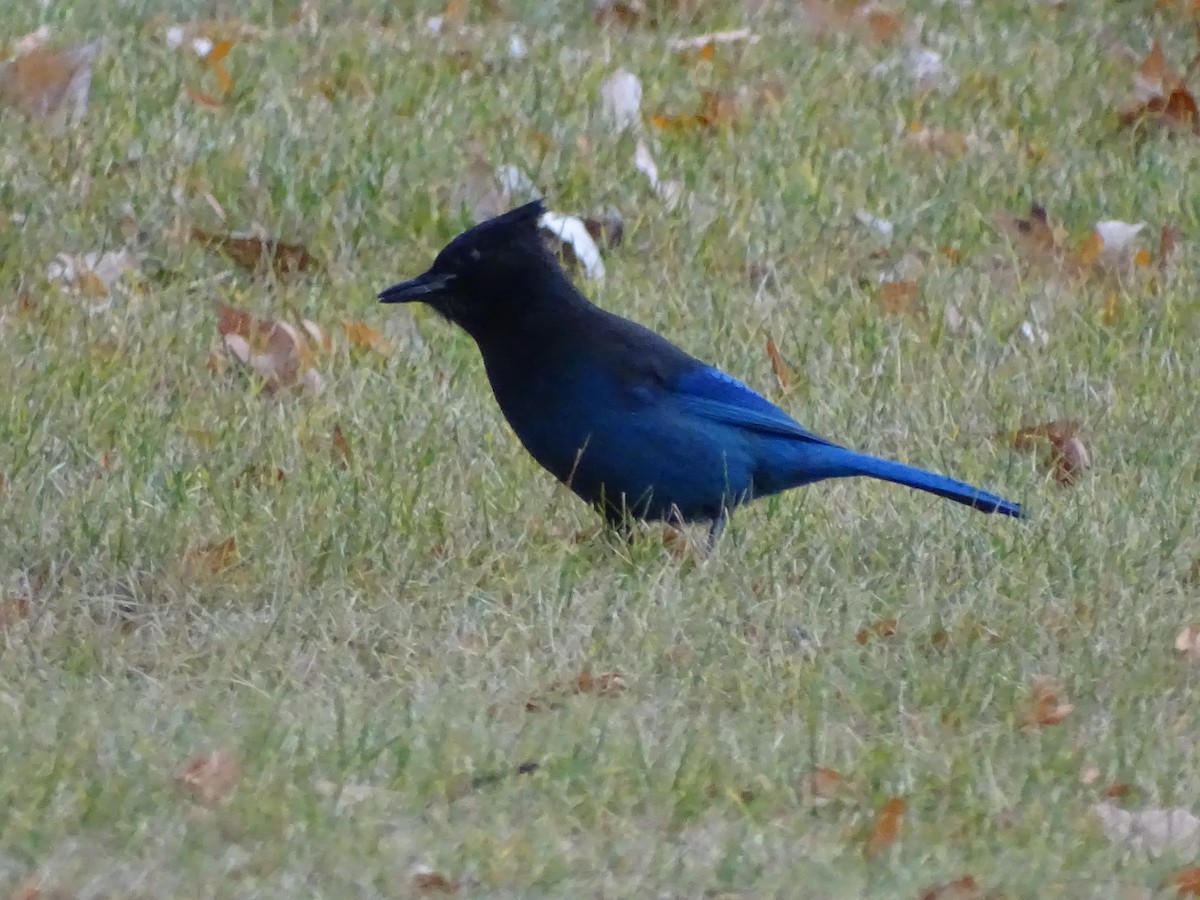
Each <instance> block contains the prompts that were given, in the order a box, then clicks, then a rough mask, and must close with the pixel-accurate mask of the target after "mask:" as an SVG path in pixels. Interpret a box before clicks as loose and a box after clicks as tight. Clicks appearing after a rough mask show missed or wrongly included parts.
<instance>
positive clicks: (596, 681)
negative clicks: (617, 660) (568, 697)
mask: <svg viewBox="0 0 1200 900" xmlns="http://www.w3.org/2000/svg"><path fill="white" fill-rule="evenodd" d="M627 688H628V685H627V684H626V683H625V678H624V677H623V676H622V675H620V674H619V673H617V672H601V673H600V674H599V675H593V674H592V673H591V672H590V671H588V670H587V669H584V670H583V671H582V672H580V673H579V674H578V675H576V676H575V678H574V679H573V680H572V681H571V683H570V690H571V692H572V693H575V694H594V695H596V696H597V697H615V696H617V695H618V694H623V693H625V691H626V690H627Z"/></svg>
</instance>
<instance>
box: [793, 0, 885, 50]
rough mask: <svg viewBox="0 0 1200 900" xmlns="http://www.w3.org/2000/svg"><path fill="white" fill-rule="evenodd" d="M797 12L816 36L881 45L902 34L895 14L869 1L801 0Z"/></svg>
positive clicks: (805, 25) (802, 21)
mask: <svg viewBox="0 0 1200 900" xmlns="http://www.w3.org/2000/svg"><path fill="white" fill-rule="evenodd" d="M796 13H797V15H798V16H799V18H800V22H801V24H802V25H803V26H804V27H805V28H806V29H807V30H808V31H809V32H810V33H811V34H812V35H814V36H815V37H827V36H830V35H834V34H846V35H850V36H851V37H855V38H858V39H860V40H864V41H868V42H870V43H873V44H882V43H887V42H889V41H891V40H893V39H894V38H897V37H899V36H901V35H902V33H903V32H904V23H903V22H902V21H901V19H900V17H899V16H898V15H896V14H895V13H894V12H892V11H890V10H888V9H887V8H885V7H883V6H882V5H880V4H878V3H875V2H871V0H861V2H853V0H851V2H844V0H801V2H800V3H799V4H798V5H797V7H796Z"/></svg>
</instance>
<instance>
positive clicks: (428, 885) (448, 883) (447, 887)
mask: <svg viewBox="0 0 1200 900" xmlns="http://www.w3.org/2000/svg"><path fill="white" fill-rule="evenodd" d="M452 2H453V0H452ZM409 880H410V882H411V884H412V888H413V890H414V891H416V892H417V893H418V894H457V893H458V885H457V884H455V883H454V882H453V881H452V880H451V879H449V878H447V877H446V876H445V875H443V874H442V873H441V872H438V871H435V870H434V869H431V868H430V867H429V866H416V867H415V868H414V869H413V870H412V876H411V878H410V879H409Z"/></svg>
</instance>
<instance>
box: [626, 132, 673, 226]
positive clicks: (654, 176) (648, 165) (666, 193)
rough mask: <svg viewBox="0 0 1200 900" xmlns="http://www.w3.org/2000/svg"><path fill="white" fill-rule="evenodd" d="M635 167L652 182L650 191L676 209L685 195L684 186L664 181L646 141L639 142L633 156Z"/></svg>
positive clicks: (668, 207) (669, 207) (669, 206)
mask: <svg viewBox="0 0 1200 900" xmlns="http://www.w3.org/2000/svg"><path fill="white" fill-rule="evenodd" d="M633 166H634V168H635V169H637V170H638V171H639V172H641V173H642V174H643V175H645V176H646V180H647V181H649V182H650V190H651V191H653V192H654V194H655V195H656V196H657V197H658V199H659V200H661V201H662V202H663V204H664V205H665V206H666V207H667V209H668V210H670V209H674V208H675V206H676V205H677V204H678V203H679V200H680V198H681V197H682V195H683V185H682V184H680V183H679V182H678V181H664V180H662V179H660V178H659V176H658V165H657V164H656V163H655V162H654V157H653V156H652V155H651V154H650V148H649V147H648V146H646V142H645V141H638V142H637V148H636V149H635V150H634V154H633Z"/></svg>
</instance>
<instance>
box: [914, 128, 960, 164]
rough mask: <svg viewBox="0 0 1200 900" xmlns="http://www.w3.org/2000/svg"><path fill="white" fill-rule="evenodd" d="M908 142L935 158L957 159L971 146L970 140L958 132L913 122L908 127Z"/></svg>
mask: <svg viewBox="0 0 1200 900" xmlns="http://www.w3.org/2000/svg"><path fill="white" fill-rule="evenodd" d="M907 140H908V143H909V144H910V145H912V146H913V147H916V148H917V149H919V150H923V151H924V152H926V153H931V154H933V155H934V156H948V157H951V158H957V157H959V156H962V155H963V154H964V153H966V152H967V150H968V149H969V148H970V146H971V141H970V139H969V138H968V137H967V136H966V135H963V134H960V133H959V132H957V131H948V130H947V129H945V128H934V127H930V126H928V125H922V124H921V123H920V122H912V123H910V124H909V126H908V135H907Z"/></svg>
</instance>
